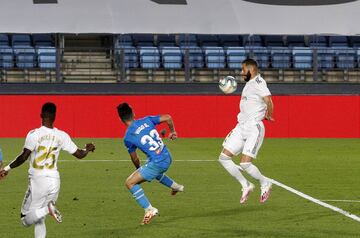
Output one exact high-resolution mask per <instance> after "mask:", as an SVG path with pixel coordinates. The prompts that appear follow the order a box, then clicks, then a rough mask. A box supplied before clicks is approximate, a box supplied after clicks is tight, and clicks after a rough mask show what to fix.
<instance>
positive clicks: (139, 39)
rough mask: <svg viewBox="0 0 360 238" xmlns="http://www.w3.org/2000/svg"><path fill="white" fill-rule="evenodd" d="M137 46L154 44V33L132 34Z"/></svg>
mask: <svg viewBox="0 0 360 238" xmlns="http://www.w3.org/2000/svg"><path fill="white" fill-rule="evenodd" d="M132 38H133V40H134V43H135V46H137V47H139V46H145V47H146V46H154V35H151V34H138V35H133V36H132Z"/></svg>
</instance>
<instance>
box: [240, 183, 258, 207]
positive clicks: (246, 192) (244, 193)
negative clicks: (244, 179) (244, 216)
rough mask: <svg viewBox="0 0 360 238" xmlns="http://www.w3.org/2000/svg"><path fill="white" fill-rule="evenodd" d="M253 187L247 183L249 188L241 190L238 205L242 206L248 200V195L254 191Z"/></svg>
mask: <svg viewBox="0 0 360 238" xmlns="http://www.w3.org/2000/svg"><path fill="white" fill-rule="evenodd" d="M254 188H255V185H254V184H252V183H250V182H249V186H247V187H245V188H242V196H241V198H240V203H241V204H243V203H245V202H246V201H247V200H248V198H249V195H250V193H251V192H252V191H254Z"/></svg>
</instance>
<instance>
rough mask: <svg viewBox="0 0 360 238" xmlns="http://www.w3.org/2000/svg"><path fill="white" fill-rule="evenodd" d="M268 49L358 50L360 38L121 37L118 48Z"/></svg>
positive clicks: (117, 44) (118, 38)
mask: <svg viewBox="0 0 360 238" xmlns="http://www.w3.org/2000/svg"><path fill="white" fill-rule="evenodd" d="M125 45H126V46H136V47H140V46H157V47H163V46H200V47H209V46H221V47H228V46H233V47H237V46H244V47H247V46H265V47H305V46H309V47H359V46H360V36H351V37H347V36H322V35H320V36H301V35H294V36H286V35H285V36H283V35H266V36H260V35H193V34H189V35H178V36H176V35H152V34H134V35H119V36H117V37H116V38H115V47H118V46H125Z"/></svg>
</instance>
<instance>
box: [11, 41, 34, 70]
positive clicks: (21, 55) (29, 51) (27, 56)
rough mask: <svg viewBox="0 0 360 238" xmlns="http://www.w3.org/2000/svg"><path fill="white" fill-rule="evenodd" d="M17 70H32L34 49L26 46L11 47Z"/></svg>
mask: <svg viewBox="0 0 360 238" xmlns="http://www.w3.org/2000/svg"><path fill="white" fill-rule="evenodd" d="M13 49H14V53H15V59H16V66H17V67H18V68H22V69H27V68H34V67H35V65H36V55H35V49H34V48H33V47H31V46H26V45H15V46H14V47H13Z"/></svg>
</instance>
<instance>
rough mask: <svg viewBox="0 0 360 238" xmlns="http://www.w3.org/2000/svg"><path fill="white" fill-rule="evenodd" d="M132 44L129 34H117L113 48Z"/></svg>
mask: <svg viewBox="0 0 360 238" xmlns="http://www.w3.org/2000/svg"><path fill="white" fill-rule="evenodd" d="M124 46H133V40H132V38H131V35H118V36H117V37H116V40H115V48H121V47H124Z"/></svg>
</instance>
